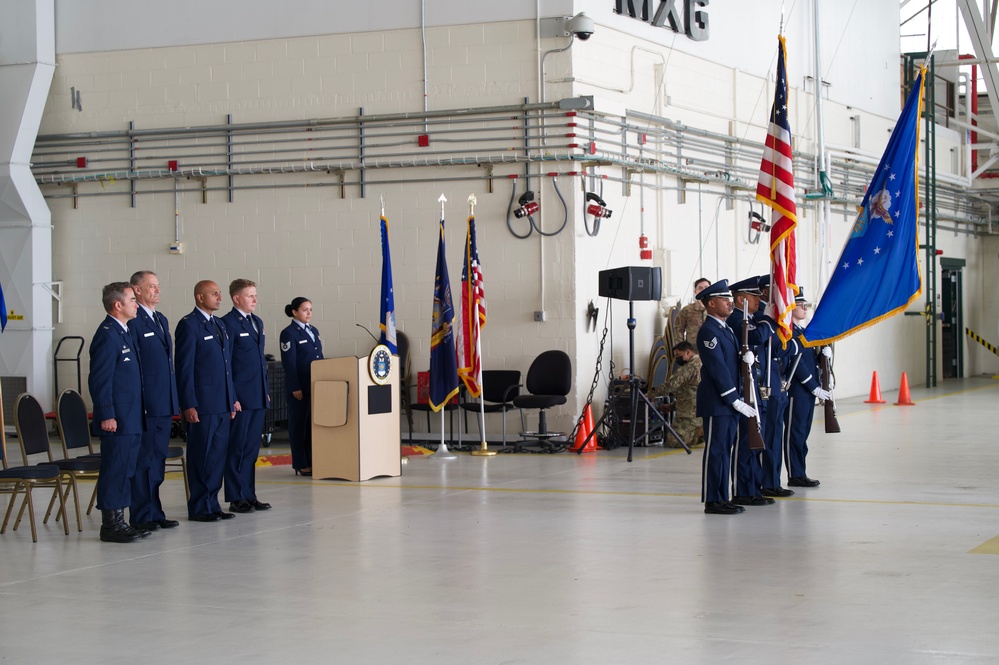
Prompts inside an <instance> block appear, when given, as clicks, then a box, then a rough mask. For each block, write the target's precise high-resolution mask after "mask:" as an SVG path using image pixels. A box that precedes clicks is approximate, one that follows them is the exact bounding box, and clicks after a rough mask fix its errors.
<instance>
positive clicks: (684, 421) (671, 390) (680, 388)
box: [655, 342, 704, 448]
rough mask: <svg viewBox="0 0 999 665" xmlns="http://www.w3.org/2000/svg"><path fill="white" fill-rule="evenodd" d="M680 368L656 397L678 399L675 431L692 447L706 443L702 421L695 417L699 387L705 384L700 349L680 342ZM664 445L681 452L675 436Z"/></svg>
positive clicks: (675, 352)
mask: <svg viewBox="0 0 999 665" xmlns="http://www.w3.org/2000/svg"><path fill="white" fill-rule="evenodd" d="M673 357H674V358H675V359H676V365H675V367H674V369H673V373H672V374H670V376H669V378H668V379H666V382H665V383H663V384H662V385H661V386H659V387H657V388H656V389H655V394H656V395H666V394H673V395H674V396H675V397H676V415H675V418H674V419H673V424H672V427H673V429H674V430H675V431H676V433H677V434H678V435H679V436H680V438H681V439H683V440H684V441H685V442H686V444H687V445H688V446H696V445H699V444H702V443H704V432H703V429H702V427H701V419H700V418H698V417H697V415H696V413H695V406H696V403H697V384H698V383H700V382H701V359H700V358H698V357H697V347H695V346H694V345H693V344H691V343H690V342H680V343H679V344H677V345H676V346H674V347H673ZM664 445H666V446H668V447H670V448H679V447H680V444H679V442H677V440H676V439H675V438H673V436H672V435H670V434H668V433H667V435H666V439H665V441H664Z"/></svg>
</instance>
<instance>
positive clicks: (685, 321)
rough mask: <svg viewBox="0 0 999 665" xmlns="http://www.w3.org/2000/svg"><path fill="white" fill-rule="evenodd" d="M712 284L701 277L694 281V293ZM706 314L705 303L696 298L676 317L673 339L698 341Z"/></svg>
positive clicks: (678, 341)
mask: <svg viewBox="0 0 999 665" xmlns="http://www.w3.org/2000/svg"><path fill="white" fill-rule="evenodd" d="M710 285H711V282H709V281H708V280H706V279H704V278H703V277H701V278H700V279H699V280H697V281H696V282H694V295H695V296H696V295H697V294H698V293H700V292H701V291H703V290H704V289H706V288H707V287H708V286H710ZM706 316H707V312H705V311H704V305H703V304H702V303H701V301H700V300H694V302H692V303H690V304H689V305H687V306H686V307H684V308H683V309H681V310H680V313H679V315H677V317H676V322H675V323H674V324H673V341H674V342H676V343H680V342H690V343H691V344H694V343H696V342H697V331H698V330H700V329H701V324H703V323H704V319H705V317H706ZM695 387H696V384H695Z"/></svg>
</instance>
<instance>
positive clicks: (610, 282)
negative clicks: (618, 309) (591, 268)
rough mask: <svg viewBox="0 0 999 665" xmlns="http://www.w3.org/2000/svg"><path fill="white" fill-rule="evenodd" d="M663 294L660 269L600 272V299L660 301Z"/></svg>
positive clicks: (626, 268)
mask: <svg viewBox="0 0 999 665" xmlns="http://www.w3.org/2000/svg"><path fill="white" fill-rule="evenodd" d="M662 292H663V275H662V270H661V269H660V268H645V267H640V266H627V267H624V268H612V269H611V270H601V271H600V297H601V298H614V299H615V300H659V299H660V298H662Z"/></svg>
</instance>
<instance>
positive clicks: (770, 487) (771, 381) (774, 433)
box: [756, 275, 800, 497]
mask: <svg viewBox="0 0 999 665" xmlns="http://www.w3.org/2000/svg"><path fill="white" fill-rule="evenodd" d="M759 283H760V293H761V294H762V300H761V302H760V309H761V311H762V309H763V304H764V303H765V302H768V301H769V300H770V275H760V277H759ZM799 350H800V345H799V344H798V341H797V340H795V339H791V340H788V343H787V346H786V347H785V346H784V345H783V344H781V341H780V338H779V337H777V336H776V335H774V336H773V337H771V338H770V339H769V340H768V341H767V342H766V343H764V344H761V345H760V347H759V349H758V350H757V353H756V357H757V358H758V359H759V362H760V392H761V393H763V392H764V391H766V394H765V395H763V394H761V398H762V401H761V402H760V406H761V409H760V418H761V419H762V423H763V440H764V442H765V443H766V446H767V447H766V450H764V451H763V455H762V456H761V458H760V461H761V463H762V466H763V487H762V489H761V492H762V493H763V496H767V497H788V496H793V495H794V491H792V490H789V489H786V488H784V487H781V482H780V476H781V468H782V460H783V447H784V418H785V416H786V415H787V404H788V398H787V382H788V376H789V374H790V372H791V371H792V370H793V368H794V359H795V358H796V357H797V355H798V351H799Z"/></svg>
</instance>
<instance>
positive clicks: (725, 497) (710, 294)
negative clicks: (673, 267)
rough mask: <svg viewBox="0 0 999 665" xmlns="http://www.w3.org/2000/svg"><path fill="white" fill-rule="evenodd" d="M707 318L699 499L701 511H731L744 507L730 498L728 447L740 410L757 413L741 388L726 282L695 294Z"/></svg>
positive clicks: (701, 339) (700, 343)
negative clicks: (742, 394)
mask: <svg viewBox="0 0 999 665" xmlns="http://www.w3.org/2000/svg"><path fill="white" fill-rule="evenodd" d="M697 299H698V300H700V301H701V302H702V303H704V309H705V311H706V312H707V315H708V316H707V318H706V319H705V321H704V324H703V325H702V326H701V328H700V330H698V331H697V352H698V355H699V356H700V358H701V383H700V384H699V385H698V386H697V415H698V416H700V417H701V418H702V420H703V423H704V458H703V459H702V462H701V501H703V502H704V512H706V513H713V514H719V515H734V514H736V513H741V512H742V511H743V510H744V509H743V507H742V506H737V505H735V504H734V503H732V502H731V501H730V500H729V498H730V493H729V490H730V487H731V482H732V479H731V461H732V449H733V447H734V446H735V442H736V438H737V437H738V435H739V419H740V414H742V415H743V416H750V415H755V413H756V412H755V410H754V409H752V408H751V407H749V405H747V404H746V403H745V402H744V401H743V400H742V399H741V395H740V393H739V362H740V359H739V342H738V341H737V340H736V337H735V333H734V332H733V331H732V329H731V328H729V327H728V324H726V323H725V319H727V318H728V316H729V315H730V314H731V313H732V294H731V292H729V288H728V282H727V281H726V280H724V279H723V280H720V281H718V282H715V283H714V284H712V285H711V286H709V287H708V288H706V289H704V290H703V291H701V292H700V293H699V294H697Z"/></svg>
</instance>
